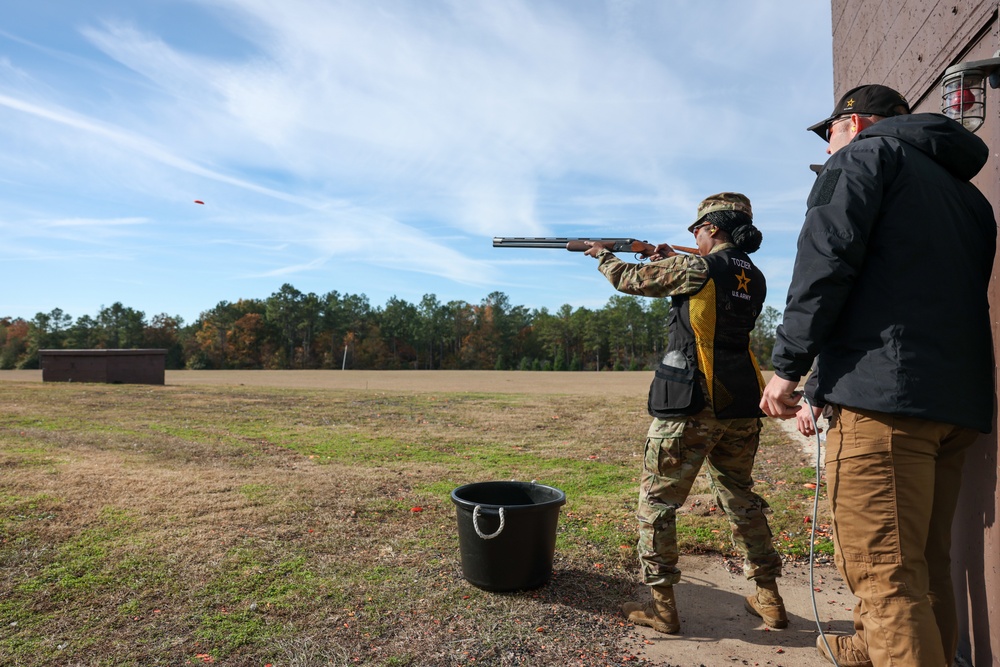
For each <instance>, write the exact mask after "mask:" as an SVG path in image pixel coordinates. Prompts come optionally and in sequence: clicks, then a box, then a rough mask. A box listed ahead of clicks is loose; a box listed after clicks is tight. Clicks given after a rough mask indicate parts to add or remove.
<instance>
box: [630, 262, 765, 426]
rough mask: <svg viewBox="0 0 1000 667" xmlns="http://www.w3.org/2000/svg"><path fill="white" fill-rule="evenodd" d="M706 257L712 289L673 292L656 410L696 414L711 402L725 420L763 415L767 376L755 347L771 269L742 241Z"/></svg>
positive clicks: (654, 393)
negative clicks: (752, 345) (753, 337)
mask: <svg viewBox="0 0 1000 667" xmlns="http://www.w3.org/2000/svg"><path fill="white" fill-rule="evenodd" d="M704 259H705V261H706V262H708V281H707V282H706V283H705V286H704V287H702V288H701V289H700V290H699V291H698V292H696V293H695V294H686V295H683V296H675V297H673V301H672V305H671V308H670V317H669V329H670V336H669V342H668V344H667V354H666V356H664V357H663V363H661V364H660V367H659V368H658V369H657V370H656V375H655V377H654V379H653V383H652V385H651V386H650V388H649V403H648V408H649V414H651V415H652V416H654V417H660V418H667V417H681V416H686V415H693V414H695V413H697V412H701V410H703V409H704V408H705V406H706V403H707V404H708V405H709V406H710V407H711V408H712V410H713V412H714V413H715V416H716V418H718V419H740V418H748V417H759V416H761V414H762V413H761V411H760V405H759V404H760V397H761V395H762V394H763V391H764V378H763V377H761V374H760V367H759V366H758V365H757V359H756V358H754V355H753V352H751V351H750V332H751V331H753V328H754V325H755V324H756V322H757V316H758V315H760V312H761V309H762V308H763V307H764V297H765V296H766V294H767V286H766V285H765V281H764V274H763V273H761V272H760V270H759V269H758V268H757V267H756V266H754V264H753V262H751V261H750V258H749V257H747V255H746V253H744V252H742V251H740V250H738V249H737V248H736V247H735V246H727V247H723V248H722V250H718V251H716V252H713V253H712V254H710V255H706V256H705V257H704ZM702 379H704V382H702ZM703 386H704V387H707V389H708V396H705V392H704V391H703V390H702V387H703Z"/></svg>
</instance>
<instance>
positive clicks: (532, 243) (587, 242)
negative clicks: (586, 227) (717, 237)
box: [493, 236, 699, 259]
mask: <svg viewBox="0 0 1000 667" xmlns="http://www.w3.org/2000/svg"><path fill="white" fill-rule="evenodd" d="M594 243H600V244H611V245H610V247H609V250H610V251H611V252H631V253H635V255H636V256H637V257H647V258H656V259H659V258H662V257H668V256H670V251H680V252H686V253H690V254H693V255H697V254H699V251H698V249H697V248H689V247H686V246H681V245H669V244H666V243H663V244H660V245H658V246H654V245H652V244H651V243H648V242H646V241H639V240H638V239H628V238H605V239H591V238H560V237H539V238H528V237H518V236H494V237H493V247H494V248H561V249H566V250H569V251H570V252H587V250H589V249H590V248H591V247H592V244H594Z"/></svg>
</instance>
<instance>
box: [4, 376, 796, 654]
mask: <svg viewBox="0 0 1000 667" xmlns="http://www.w3.org/2000/svg"><path fill="white" fill-rule="evenodd" d="M640 399H641V397H639V398H636V397H611V398H599V397H594V396H569V395H555V396H537V395H535V396H528V395H491V394H445V393H438V394H434V393H427V392H425V393H406V394H389V393H375V392H360V391H331V390H325V391H317V390H306V389H268V388H264V387H252V388H248V387H230V388H219V387H210V386H198V387H194V386H186V387H173V386H167V387H153V388H150V387H142V386H106V385H70V384H67V385H42V384H15V383H5V384H0V401H2V402H3V404H4V406H5V410H4V412H3V414H2V415H0V466H2V469H3V476H2V477H0V566H2V567H3V570H4V577H3V579H2V580H0V663H2V664H11V665H19V664H24V665H28V664H42V663H44V664H53V665H152V664H170V665H176V664H206V663H208V662H210V661H214V662H216V663H219V664H226V665H264V664H267V663H271V664H273V665H275V666H277V665H353V664H369V665H385V666H389V665H468V664H492V665H517V664H565V665H577V664H580V665H598V664H601V665H603V664H607V663H608V662H612V661H618V660H619V659H620V657H621V656H620V655H619V654H618V652H619V649H618V642H619V641H620V639H621V638H622V637H623V636H624V633H625V632H627V629H626V628H624V627H623V626H622V625H621V624H620V623H619V619H618V618H617V616H616V609H617V606H618V604H619V603H620V602H621V600H622V599H624V598H626V597H628V596H630V595H631V594H632V590H633V586H634V584H635V569H636V568H635V562H634V558H635V556H634V548H633V543H634V541H635V537H634V520H633V518H632V516H633V513H634V503H635V493H636V478H637V472H638V466H639V461H640V458H639V455H640V453H641V452H640V450H641V446H642V438H643V436H644V434H645V430H646V427H647V422H648V418H647V417H646V416H645V414H644V413H643V411H642V405H641V400H640ZM760 458H761V459H762V460H767V461H768V463H767V464H766V465H764V466H762V468H761V472H760V476H761V477H762V478H765V479H767V480H768V482H767V484H765V485H764V488H765V494H766V493H767V492H768V491H769V490H774V491H775V492H776V496H775V497H779V498H780V497H781V496H780V494H778V493H777V491H779V490H780V488H779V487H780V486H785V487H789V488H790V487H791V486H792V483H791V482H787V483H786V484H784V485H780V484H779V482H780V481H781V479H782V478H783V477H787V475H788V471H789V470H791V471H796V470H798V469H799V468H801V459H802V458H803V457H802V456H801V455H800V454H798V453H797V452H795V450H794V449H792V448H790V447H789V446H788V445H787V444H786V443H784V441H783V440H781V439H780V435H778V434H777V433H771V435H770V440H768V441H767V442H766V444H765V445H764V447H763V448H762V456H761V457H760ZM512 478H516V479H522V480H529V479H538V480H539V481H541V482H543V483H547V484H551V485H553V486H556V487H558V488H561V489H563V490H564V491H566V493H567V499H568V502H567V504H566V506H565V507H564V508H563V512H562V515H561V517H560V523H559V534H558V542H557V554H556V563H555V573H554V576H553V579H552V582H551V583H550V584H549V585H548V586H546V587H544V588H542V589H539V590H537V591H532V592H527V593H518V594H502V595H501V594H494V593H486V592H483V591H480V590H478V589H476V588H474V587H472V586H470V585H469V584H468V583H467V582H465V580H464V579H463V578H462V575H461V570H460V565H459V554H458V538H457V531H456V529H455V510H454V507H453V505H452V503H451V502H450V499H449V497H448V494H449V492H450V491H451V490H452V489H453V488H455V487H456V486H459V485H461V484H465V483H468V482H472V481H481V480H487V479H512ZM791 502H800V500H799V499H798V495H797V494H796V496H795V498H794V499H793V500H792V501H791ZM775 504H776V503H774V502H772V505H775ZM415 508H419V511H414V509H415ZM788 511H790V512H793V513H794V512H796V511H798V508H792V509H789V510H788ZM715 514H717V512H716V513H715ZM776 518H777V511H776ZM796 521H797V522H798V523H797V526H799V525H801V517H796ZM681 524H682V526H690V529H682V530H686V532H684V533H683V534H682V535H683V539H684V545H685V548H688V549H718V550H720V551H721V552H722V553H728V550H729V546H728V540H727V539H726V537H725V534H726V528H725V526H724V524H723V522H722V519H721V518H720V517H718V516H714V515H713V513H711V512H709V513H706V516H701V517H698V516H689V517H685V518H684V519H683V520H682V522H681ZM781 530H784V531H785V532H786V533H789V532H794V531H790V530H788V529H786V528H782V527H780V526H779V527H777V528H776V532H778V531H781ZM712 531H720V532H718V533H715V532H712ZM702 533H704V534H705V535H706V536H707V537H706V539H702V538H701V536H702ZM473 659H475V660H473Z"/></svg>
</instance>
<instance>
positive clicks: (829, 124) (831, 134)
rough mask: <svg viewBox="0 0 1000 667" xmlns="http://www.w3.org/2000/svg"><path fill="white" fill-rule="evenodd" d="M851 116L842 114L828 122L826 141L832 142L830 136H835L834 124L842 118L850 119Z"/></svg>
mask: <svg viewBox="0 0 1000 667" xmlns="http://www.w3.org/2000/svg"><path fill="white" fill-rule="evenodd" d="M850 119H851V117H850V116H840V117H839V118H834V119H833V120H831V121H830V122H829V123H827V124H826V142H827V143H830V137H832V136H833V126H834V125H836V124H837V123H839V122H840V121H842V120H850Z"/></svg>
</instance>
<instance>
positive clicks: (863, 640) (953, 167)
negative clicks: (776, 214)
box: [761, 85, 997, 667]
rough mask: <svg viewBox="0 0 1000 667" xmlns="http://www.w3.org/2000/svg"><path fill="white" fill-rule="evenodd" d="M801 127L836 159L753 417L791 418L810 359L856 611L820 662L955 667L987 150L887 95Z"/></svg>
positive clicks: (979, 388)
mask: <svg viewBox="0 0 1000 667" xmlns="http://www.w3.org/2000/svg"><path fill="white" fill-rule="evenodd" d="M809 130H811V131H813V132H815V133H816V134H818V135H819V136H820V137H822V138H823V139H824V141H826V142H827V143H828V149H827V152H828V153H830V154H831V157H830V159H829V160H828V161H827V163H826V164H825V165H824V167H823V169H822V170H821V171H820V173H819V176H818V178H817V179H816V183H815V184H814V186H813V188H812V191H811V192H810V194H809V199H808V202H807V211H806V217H805V222H804V223H803V226H802V230H801V232H800V234H799V240H798V251H797V254H796V257H795V265H794V268H793V271H792V279H791V284H790V286H789V289H788V295H787V299H786V306H785V312H784V316H783V320H782V323H781V325H780V326H779V327H778V329H777V334H776V342H775V347H774V353H773V358H772V361H773V363H774V369H775V375H774V377H773V378H772V379H771V381H770V382H769V383H768V385H767V387H766V388H765V390H764V396H763V398H762V399H761V408H762V409H763V410H764V411H765V412H766V413H767V414H768V415H770V416H772V417H781V418H790V417H793V416H795V415H796V412H797V410H798V409H799V408H798V405H797V402H798V395H797V394H793V391H794V390H795V388H796V386H797V385H798V382H799V380H800V379H801V378H802V377H803V376H804V375H806V373H807V372H808V371H809V369H810V365H811V364H812V363H813V360H814V359H815V361H816V381H815V388H812V387H811V386H808V385H807V388H806V390H807V392H811V394H812V396H813V398H814V399H815V402H816V403H819V404H826V405H827V406H828V408H827V409H828V410H832V416H831V418H830V426H829V428H828V434H827V441H826V443H827V444H826V447H827V452H826V473H827V478H828V488H829V490H830V503H831V507H832V511H833V524H834V546H835V553H836V562H837V567H838V569H839V570H840V572H841V574H842V575H843V576H844V580H845V581H846V582H847V584H848V586H849V587H850V589H851V591H852V592H853V593H854V594H855V595H856V596H857V597H858V598H859V600H858V604H856V605H855V607H854V625H855V630H856V631H855V634H854V635H851V636H846V635H839V636H838V635H826V636H825V638H824V636H820V637H818V638H817V648H818V649H819V651H820V654H821V655H823V656H824V657H826V658H827V659H828V660H829V658H830V656H829V654H828V649H827V648H826V647H827V645H829V650H830V651H831V652H832V654H833V657H834V658H835V659H836V661H837V663H838V664H840V665H841V666H842V667H865V666H868V665H878V666H882V665H907V667H923V666H924V665H926V666H933V667H941V666H942V665H950V664H952V661H953V660H954V657H955V650H956V647H957V643H958V628H957V620H956V610H955V599H954V592H953V590H952V583H951V570H950V567H951V561H950V555H949V550H950V545H951V523H952V518H953V516H954V512H955V507H956V504H957V498H958V490H959V486H960V484H961V470H962V463H963V459H964V455H965V450H966V448H967V447H968V446H969V445H970V444H972V442H973V441H974V440H975V439H976V438H977V437H978V434H979V433H980V432H983V433H986V432H989V431H990V430H992V427H993V395H994V390H993V368H994V363H993V355H992V352H993V344H992V337H991V328H990V314H989V302H988V299H987V290H988V287H989V282H990V276H991V273H992V267H993V256H994V252H995V247H996V232H997V230H996V220H995V218H994V215H993V210H992V208H991V206H990V204H989V202H988V201H987V199H986V198H985V197H984V196H983V194H982V193H981V192H980V191H979V190H978V189H977V188H976V187H975V186H974V185H972V183H970V180H971V179H972V178H973V177H974V176H975V175H976V174H977V173H978V172H979V171H980V170H981V169H982V167H983V165H985V163H986V160H987V158H988V156H989V149H988V148H987V146H986V144H985V143H984V142H983V141H982V140H981V139H979V138H978V137H976V136H975V135H974V134H972V133H971V132H969V131H968V130H966V129H965V128H964V127H962V125H961V124H960V123H957V122H955V121H954V120H951V119H950V118H947V117H945V116H942V115H939V114H933V113H917V114H911V113H910V108H909V105H908V104H907V102H906V100H905V99H904V98H903V96H902V95H900V94H899V93H898V92H896V91H894V90H892V89H891V88H887V87H885V86H880V85H867V86H860V87H858V88H854V89H852V90H850V91H848V92H847V93H846V94H845V95H844V96H843V97H842V98H841V99H840V100H839V101H838V103H837V106H836V107H835V108H834V110H833V113H832V114H830V116H829V117H827V118H825V119H824V120H822V121H820V122H819V123H816V124H815V125H813V126H812V127H810V128H809ZM942 239H947V247H948V250H943V249H942V246H941V241H942ZM812 384H813V383H812V382H810V383H809V385H812ZM804 409H808V408H804Z"/></svg>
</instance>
